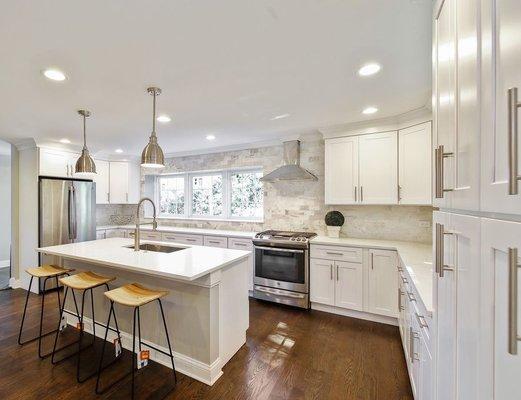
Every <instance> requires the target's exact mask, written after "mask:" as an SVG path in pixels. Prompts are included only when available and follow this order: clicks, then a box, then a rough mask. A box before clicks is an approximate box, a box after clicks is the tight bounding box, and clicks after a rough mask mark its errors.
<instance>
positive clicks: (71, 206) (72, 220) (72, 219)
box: [67, 185, 77, 240]
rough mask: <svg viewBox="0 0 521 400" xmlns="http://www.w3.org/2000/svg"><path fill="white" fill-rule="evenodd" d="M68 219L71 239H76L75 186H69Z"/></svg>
mask: <svg viewBox="0 0 521 400" xmlns="http://www.w3.org/2000/svg"><path fill="white" fill-rule="evenodd" d="M67 214H68V215H67V218H68V227H69V239H70V240H74V239H76V223H77V221H76V194H75V192H74V186H73V185H70V186H69V193H68V208H67Z"/></svg>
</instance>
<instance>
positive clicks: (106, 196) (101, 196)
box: [93, 160, 110, 204]
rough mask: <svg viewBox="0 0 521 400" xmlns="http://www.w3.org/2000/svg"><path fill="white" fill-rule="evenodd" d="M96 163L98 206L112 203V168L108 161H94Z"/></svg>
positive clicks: (95, 180) (95, 179)
mask: <svg viewBox="0 0 521 400" xmlns="http://www.w3.org/2000/svg"><path fill="white" fill-rule="evenodd" d="M94 162H95V163H96V175H95V176H94V178H93V179H94V182H96V204H109V203H110V189H109V173H110V167H109V164H110V163H109V162H108V161H102V160H94Z"/></svg>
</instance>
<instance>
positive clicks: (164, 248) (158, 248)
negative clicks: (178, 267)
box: [124, 243, 185, 253]
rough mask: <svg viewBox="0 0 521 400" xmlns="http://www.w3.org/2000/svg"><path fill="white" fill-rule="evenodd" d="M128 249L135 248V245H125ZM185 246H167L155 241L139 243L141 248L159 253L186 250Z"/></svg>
mask: <svg viewBox="0 0 521 400" xmlns="http://www.w3.org/2000/svg"><path fill="white" fill-rule="evenodd" d="M124 247H126V248H127V249H133V248H134V245H132V246H124ZM184 249H185V247H174V246H165V245H162V244H154V243H142V244H140V245H139V250H145V251H155V252H158V253H173V252H174V251H179V250H184Z"/></svg>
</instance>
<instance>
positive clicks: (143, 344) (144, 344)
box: [140, 342, 170, 357]
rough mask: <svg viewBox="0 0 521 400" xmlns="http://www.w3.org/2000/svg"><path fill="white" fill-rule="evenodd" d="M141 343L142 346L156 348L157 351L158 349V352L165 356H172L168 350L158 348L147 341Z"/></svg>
mask: <svg viewBox="0 0 521 400" xmlns="http://www.w3.org/2000/svg"><path fill="white" fill-rule="evenodd" d="M140 344H141V345H142V346H146V347H150V348H151V349H154V350H155V351H158V352H160V353H161V354H164V355H165V356H168V357H170V353H168V352H166V351H164V350H161V349H158V348H157V347H155V346H152V345H151V344H148V343H145V342H140Z"/></svg>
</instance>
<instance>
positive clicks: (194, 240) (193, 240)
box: [163, 233, 203, 246]
mask: <svg viewBox="0 0 521 400" xmlns="http://www.w3.org/2000/svg"><path fill="white" fill-rule="evenodd" d="M163 240H164V241H165V242H177V243H186V244H193V245H197V246H202V245H203V237H202V236H201V235H184V234H178V233H163Z"/></svg>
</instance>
